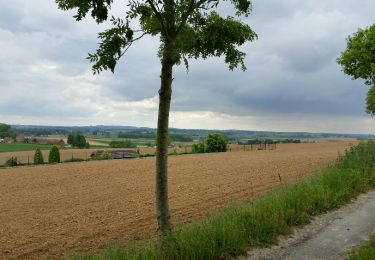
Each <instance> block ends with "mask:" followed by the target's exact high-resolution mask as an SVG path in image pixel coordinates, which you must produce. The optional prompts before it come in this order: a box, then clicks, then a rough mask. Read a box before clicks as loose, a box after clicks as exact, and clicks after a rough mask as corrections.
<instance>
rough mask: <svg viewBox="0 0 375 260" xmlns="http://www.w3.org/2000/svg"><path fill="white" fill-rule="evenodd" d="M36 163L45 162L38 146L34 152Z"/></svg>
mask: <svg viewBox="0 0 375 260" xmlns="http://www.w3.org/2000/svg"><path fill="white" fill-rule="evenodd" d="M34 164H44V158H43V154H42V152H41V151H40V149H39V148H37V149H36V150H35V153H34Z"/></svg>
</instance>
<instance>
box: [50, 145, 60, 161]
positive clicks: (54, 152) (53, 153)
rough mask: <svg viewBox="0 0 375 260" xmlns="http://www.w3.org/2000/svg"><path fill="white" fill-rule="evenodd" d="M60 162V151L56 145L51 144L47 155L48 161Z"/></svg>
mask: <svg viewBox="0 0 375 260" xmlns="http://www.w3.org/2000/svg"><path fill="white" fill-rule="evenodd" d="M59 162H60V151H59V148H58V147H57V146H55V145H54V146H52V148H51V150H50V151H49V155H48V163H59Z"/></svg>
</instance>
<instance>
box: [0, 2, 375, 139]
mask: <svg viewBox="0 0 375 260" xmlns="http://www.w3.org/2000/svg"><path fill="white" fill-rule="evenodd" d="M117 2H120V1H117ZM118 6H119V7H118V8H115V9H116V10H114V12H115V13H121V12H120V10H119V9H120V6H121V5H118ZM226 8H227V7H226V6H222V7H221V9H220V10H221V11H226ZM373 10H375V2H374V1H372V0H371V1H370V0H364V1H361V4H358V1H355V0H340V1H339V0H335V1H324V0H320V1H316V0H308V1H299V0H292V1H290V0H289V1H286V0H284V1H276V0H266V1H260V0H257V1H253V13H252V14H251V16H250V17H249V18H247V19H246V21H247V22H248V24H249V25H250V26H251V27H252V28H253V29H254V30H255V31H256V32H257V34H258V35H259V40H258V41H257V42H254V43H249V44H246V45H245V46H243V47H242V49H243V51H245V52H246V53H247V58H246V66H247V68H248V70H247V71H246V72H242V71H239V70H236V71H234V72H230V71H228V69H227V67H226V65H225V64H224V62H223V59H218V58H215V59H208V60H191V61H190V70H189V72H188V73H187V71H186V69H185V68H184V67H183V66H180V67H177V68H176V69H175V75H174V76H175V80H174V86H173V103H172V111H173V113H174V114H173V113H172V114H173V118H175V119H174V120H172V121H171V123H172V125H173V124H175V126H178V127H184V128H193V127H194V126H195V125H198V126H202V127H204V128H211V127H213V128H221V129H224V128H235V127H240V128H242V129H254V130H266V129H275V126H273V125H272V121H274V119H275V118H277V119H278V120H281V121H282V120H283V119H284V120H285V121H287V122H289V125H291V124H293V129H292V128H290V130H296V128H297V130H298V129H303V130H308V129H311V131H328V130H329V131H334V130H335V129H336V130H337V131H340V132H353V131H356V132H358V131H359V132H361V131H362V132H365V133H368V132H369V131H375V128H374V122H373V121H372V120H369V117H368V116H367V115H365V113H364V99H365V94H366V92H367V88H366V87H365V86H362V85H363V83H362V82H360V81H352V80H350V78H349V77H347V76H345V75H344V74H343V73H342V72H341V71H340V67H339V66H338V65H337V64H336V62H335V60H336V58H337V56H338V55H339V54H340V52H341V51H343V50H344V48H345V45H346V42H345V38H346V37H347V36H348V35H349V34H351V33H353V32H354V31H356V30H357V28H359V27H365V26H368V25H370V24H372V23H374V20H373ZM73 14H74V12H63V11H61V10H58V9H57V6H56V4H55V3H54V2H53V1H48V2H47V3H46V2H45V1H43V0H36V1H32V3H31V1H27V0H16V1H14V3H13V2H12V3H10V2H9V3H8V2H6V3H2V4H1V8H0V49H1V52H0V60H1V62H0V91H1V93H2V94H1V95H0V121H7V122H9V123H19V124H22V123H33V122H34V123H38V122H42V123H45V124H56V123H59V124H61V125H70V124H123V125H139V126H152V127H154V126H155V125H156V118H155V116H156V112H157V98H156V97H157V90H158V87H159V80H160V79H159V74H160V63H159V60H158V58H157V56H156V53H157V50H158V39H157V38H151V37H147V38H144V39H143V41H140V42H137V43H136V44H134V46H132V48H131V49H130V50H129V52H128V53H127V54H126V55H125V56H124V58H123V60H122V61H121V62H120V63H119V65H118V67H117V69H116V71H115V74H111V73H108V72H105V73H103V74H102V75H99V76H93V75H92V73H91V71H90V64H89V63H88V61H87V60H86V59H85V58H86V56H87V53H88V52H93V51H95V48H96V47H97V43H98V39H97V33H98V32H99V31H102V30H103V29H105V28H107V27H108V25H101V26H97V25H96V24H95V22H94V21H92V20H91V19H90V18H89V19H85V20H84V21H83V22H79V23H78V22H76V21H75V20H74V19H73V18H72V15H73ZM199 114H200V115H206V118H202V117H200V116H198V115H199ZM212 117H217V118H215V120H213V121H210V120H207V118H212ZM249 117H251V120H250V119H249ZM41 118H43V120H41ZM56 118H58V120H56ZM182 118H186V120H182ZM241 118H242V119H243V120H242V121H241ZM267 118H268V119H269V120H268V121H269V123H268V124H267V122H268V121H267ZM301 118H303V120H301ZM309 118H311V121H314V122H317V121H319V118H321V120H322V121H324V122H331V125H330V126H328V125H327V124H322V125H321V126H320V128H319V127H318V128H316V127H315V126H316V125H314V127H312V126H311V125H310V124H308V123H306V122H308V121H309ZM200 120H201V121H200ZM337 120H342V121H343V122H337ZM22 121H23V122H22ZM200 122H201V123H200ZM239 122H241V123H239ZM246 122H248V123H246ZM254 122H258V123H254ZM259 122H261V123H259ZM290 122H293V123H290ZM335 122H336V123H335ZM345 122H347V123H345ZM355 122H357V123H355ZM353 124H357V126H355V127H354V126H353ZM358 124H362V125H363V127H362V128H358ZM287 125H288V124H287ZM287 125H286V128H287ZM309 125H310V126H309ZM343 125H344V126H343ZM298 127H299V128H298ZM276 128H277V127H276ZM286 128H285V127H284V128H283V129H282V130H288V129H286ZM306 128H307V129H306ZM343 128H344V129H343ZM361 129H363V130H361ZM275 130H277V129H275ZM280 130H281V129H280Z"/></svg>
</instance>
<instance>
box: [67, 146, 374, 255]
mask: <svg viewBox="0 0 375 260" xmlns="http://www.w3.org/2000/svg"><path fill="white" fill-rule="evenodd" d="M372 188H375V142H368V143H361V144H359V145H358V146H356V147H351V148H350V149H348V150H347V151H346V152H345V154H344V155H342V156H339V158H338V160H337V163H336V165H335V166H332V167H329V168H327V169H326V170H324V171H322V172H320V173H318V174H316V175H313V176H311V177H308V178H306V179H304V180H302V181H300V182H298V183H296V184H294V185H289V186H285V187H282V188H280V189H278V190H275V191H273V192H270V193H267V194H265V195H263V196H261V197H259V198H257V199H255V200H252V201H249V202H247V203H245V204H241V205H235V206H231V207H228V208H226V209H223V210H221V211H219V212H217V213H215V214H213V215H211V216H209V217H207V218H205V219H203V220H200V221H196V222H193V223H190V224H185V225H182V226H179V227H176V228H175V230H174V231H173V232H172V233H171V234H170V235H169V236H168V237H167V238H166V242H165V245H164V247H163V248H161V247H160V246H159V245H158V244H157V243H156V242H150V243H149V244H147V245H146V246H136V245H130V246H125V247H124V246H112V247H110V248H108V249H107V250H104V251H102V252H101V253H99V254H90V255H83V256H74V257H72V258H73V259H218V258H219V259H220V258H226V257H229V256H237V255H241V254H245V253H246V251H247V249H248V248H249V246H263V245H269V244H273V243H275V242H276V241H277V237H278V236H279V235H285V234H289V233H290V232H291V227H293V226H298V225H304V224H307V223H309V221H310V217H311V216H314V215H317V214H321V213H323V212H326V211H328V210H331V209H335V208H338V207H340V206H341V205H343V204H345V203H347V202H349V201H350V200H351V199H353V198H355V197H356V196H357V195H358V194H360V193H362V192H365V191H367V190H369V189H372Z"/></svg>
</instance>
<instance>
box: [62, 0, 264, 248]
mask: <svg viewBox="0 0 375 260" xmlns="http://www.w3.org/2000/svg"><path fill="white" fill-rule="evenodd" d="M56 2H57V3H58V6H59V8H60V9H63V10H68V9H75V8H77V9H78V10H77V14H76V15H75V16H74V18H75V19H76V20H78V21H79V20H82V19H83V18H84V17H85V16H86V15H87V14H88V13H90V14H91V16H92V17H93V18H94V19H95V20H96V22H97V23H101V22H104V21H106V20H108V17H109V13H108V12H109V9H110V8H111V6H112V5H113V0H56ZM127 2H128V9H127V11H125V13H124V15H123V16H122V17H124V18H125V20H123V19H121V18H116V17H113V16H112V17H111V18H109V20H110V22H111V23H112V28H110V29H108V30H106V31H104V32H101V33H99V39H100V40H101V43H100V44H99V48H98V50H97V51H96V52H95V53H92V54H89V56H88V59H89V60H90V62H92V63H93V66H92V69H93V72H94V74H95V73H100V72H101V71H102V70H111V71H112V72H114V70H115V67H116V64H117V62H118V60H119V59H120V58H121V57H122V56H123V55H124V54H125V53H126V51H127V50H128V49H129V47H130V46H131V45H132V44H133V43H134V42H135V41H137V40H139V39H141V38H142V37H143V36H144V35H151V36H158V37H160V48H159V52H158V56H159V58H160V61H161V76H160V78H161V84H160V89H159V113H158V123H157V133H156V136H157V142H156V146H157V149H156V209H157V224H158V235H159V239H160V241H161V242H163V238H164V237H165V235H166V234H168V232H169V231H170V230H171V225H170V213H169V206H168V183H167V180H168V178H167V165H168V128H169V111H170V103H171V95H172V81H173V75H172V74H173V67H174V66H175V65H179V64H181V63H183V64H185V66H186V68H187V69H188V59H189V58H192V59H196V58H203V59H206V58H208V57H213V56H216V57H219V56H224V57H225V62H226V63H227V64H228V66H229V69H230V70H233V69H234V68H236V67H238V66H241V68H242V69H243V70H245V65H244V62H243V60H244V58H245V55H246V54H245V53H244V52H242V51H240V50H238V46H241V45H243V44H244V43H245V42H248V41H253V40H255V38H256V37H257V36H256V34H255V33H254V32H253V31H252V29H251V28H250V27H249V26H248V25H246V24H244V23H242V22H241V21H240V20H239V18H240V17H241V16H248V15H249V14H250V12H251V3H250V1H249V0H231V1H230V3H232V4H233V6H234V9H235V15H236V16H237V18H234V17H233V16H228V17H225V18H223V17H222V16H220V15H219V13H218V12H216V11H215V10H216V8H217V6H218V4H219V2H220V1H219V0H178V1H177V0H144V1H141V0H129V1H127ZM137 22H139V25H140V28H137V29H135V28H134V27H132V26H133V25H134V23H137Z"/></svg>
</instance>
